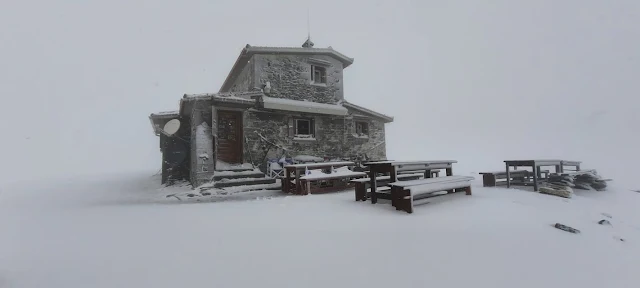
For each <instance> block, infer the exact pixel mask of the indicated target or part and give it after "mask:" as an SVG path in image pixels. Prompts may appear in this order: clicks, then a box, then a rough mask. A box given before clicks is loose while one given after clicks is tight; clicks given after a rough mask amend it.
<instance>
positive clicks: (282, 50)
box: [220, 44, 353, 92]
mask: <svg viewBox="0 0 640 288" xmlns="http://www.w3.org/2000/svg"><path fill="white" fill-rule="evenodd" d="M255 54H289V55H326V56H331V57H333V58H335V59H337V60H339V61H340V62H342V66H343V68H347V67H349V65H351V64H353V58H349V57H347V56H345V55H344V54H342V53H340V52H338V51H336V50H333V48H331V47H328V48H304V47H259V46H251V45H249V44H247V46H245V47H244V48H243V49H242V51H241V52H240V55H239V56H238V59H237V60H236V62H235V63H234V64H233V67H232V68H231V71H230V72H229V75H227V79H225V80H224V83H223V84H222V87H220V92H227V91H229V90H230V89H231V87H232V85H233V82H235V80H236V79H237V78H238V76H239V75H240V72H242V69H244V66H245V65H247V63H248V62H249V59H251V57H252V56H253V55H255Z"/></svg>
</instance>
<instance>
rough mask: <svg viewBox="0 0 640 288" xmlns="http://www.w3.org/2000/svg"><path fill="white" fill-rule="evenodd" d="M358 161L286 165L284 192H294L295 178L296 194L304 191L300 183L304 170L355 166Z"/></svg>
mask: <svg viewBox="0 0 640 288" xmlns="http://www.w3.org/2000/svg"><path fill="white" fill-rule="evenodd" d="M355 165H356V163H354V162H350V161H343V162H320V163H303V164H292V165H286V166H284V167H283V168H284V179H282V181H283V183H282V191H283V192H287V193H289V192H292V191H291V190H292V187H291V181H292V180H295V185H296V187H295V190H294V192H295V193H296V194H301V193H302V185H300V174H301V173H300V172H304V171H305V170H307V169H326V168H340V167H344V166H355Z"/></svg>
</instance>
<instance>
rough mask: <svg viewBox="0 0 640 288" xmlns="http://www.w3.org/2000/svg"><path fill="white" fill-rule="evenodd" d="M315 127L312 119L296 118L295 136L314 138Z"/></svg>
mask: <svg viewBox="0 0 640 288" xmlns="http://www.w3.org/2000/svg"><path fill="white" fill-rule="evenodd" d="M313 135H314V127H313V120H311V119H296V120H295V136H296V137H300V138H313Z"/></svg>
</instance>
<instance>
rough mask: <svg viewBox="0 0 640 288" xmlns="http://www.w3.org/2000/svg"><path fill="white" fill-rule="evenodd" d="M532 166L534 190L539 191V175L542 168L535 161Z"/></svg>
mask: <svg viewBox="0 0 640 288" xmlns="http://www.w3.org/2000/svg"><path fill="white" fill-rule="evenodd" d="M531 167H532V168H533V173H532V174H533V191H538V176H539V173H540V168H539V167H538V165H537V164H536V163H535V162H534V163H533V166H531Z"/></svg>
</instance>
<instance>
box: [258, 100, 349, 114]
mask: <svg viewBox="0 0 640 288" xmlns="http://www.w3.org/2000/svg"><path fill="white" fill-rule="evenodd" d="M262 105H263V108H265V109H274V110H285V111H293V112H305V113H315V114H328V115H336V116H346V115H347V114H348V112H349V111H348V110H347V108H344V107H342V106H341V105H336V104H325V103H317V102H310V101H298V100H291V99H283V98H272V97H268V96H263V97H262Z"/></svg>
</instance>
